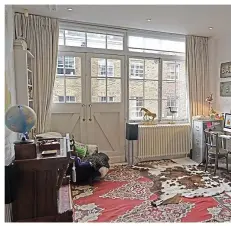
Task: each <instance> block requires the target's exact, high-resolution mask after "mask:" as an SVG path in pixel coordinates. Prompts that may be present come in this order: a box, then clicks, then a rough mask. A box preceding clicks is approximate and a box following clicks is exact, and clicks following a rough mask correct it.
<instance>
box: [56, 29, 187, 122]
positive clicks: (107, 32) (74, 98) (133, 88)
mask: <svg viewBox="0 0 231 226" xmlns="http://www.w3.org/2000/svg"><path fill="white" fill-rule="evenodd" d="M85 27H86V29H85ZM70 28H71V26H70V25H68V26H67V27H62V29H60V32H59V49H60V50H61V51H62V54H66V53H67V52H76V53H79V52H81V53H83V54H84V53H87V54H89V56H91V54H93V55H94V57H93V58H92V57H91V60H90V62H83V65H85V66H86V68H84V69H83V71H84V72H86V73H89V74H87V75H86V76H84V75H82V76H83V77H82V81H83V83H84V84H86V86H89V87H84V88H88V89H89V90H90V92H91V94H90V95H91V96H90V98H91V100H90V101H91V102H92V103H120V102H125V103H126V104H127V103H128V104H127V108H128V109H126V110H127V112H128V119H129V120H131V121H139V120H142V119H143V112H141V111H140V110H141V108H142V107H144V108H147V109H148V110H150V111H151V112H154V113H156V114H157V119H158V120H159V121H169V120H170V119H171V117H172V113H171V112H170V109H174V111H177V113H175V114H174V118H175V119H176V120H178V121H187V120H188V99H187V93H188V92H187V83H186V75H185V40H184V36H182V35H175V34H167V33H161V32H153V33H152V32H145V31H144V32H143V33H141V32H139V31H137V32H136V31H134V30H129V29H128V30H126V29H113V28H102V27H96V26H87V25H83V26H76V27H74V25H73V30H72V28H71V29H70ZM70 47H71V48H70ZM97 54H99V55H97ZM70 55H71V54H70ZM111 56H112V57H111ZM121 56H122V57H121ZM82 59H83V60H85V59H88V57H85V58H84V57H83V58H82ZM122 59H124V61H122ZM80 60H81V59H80V57H73V56H69V55H67V56H59V57H58V64H57V75H56V81H55V87H54V101H55V102H57V103H74V102H76V103H81V99H82V98H81V94H82V91H81V89H82V86H81V62H80ZM87 67H88V68H87ZM85 77H86V79H89V82H88V81H87V82H85ZM126 88H128V90H127V89H126ZM123 92H125V93H124V95H123ZM83 93H84V92H83ZM124 97H127V100H124V99H123V98H124ZM83 99H85V98H83ZM111 106H112V105H111Z"/></svg>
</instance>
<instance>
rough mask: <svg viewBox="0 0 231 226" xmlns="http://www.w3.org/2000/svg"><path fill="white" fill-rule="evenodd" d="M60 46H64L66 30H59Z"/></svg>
mask: <svg viewBox="0 0 231 226" xmlns="http://www.w3.org/2000/svg"><path fill="white" fill-rule="evenodd" d="M59 45H64V30H59Z"/></svg>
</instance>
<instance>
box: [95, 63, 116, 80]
mask: <svg viewBox="0 0 231 226" xmlns="http://www.w3.org/2000/svg"><path fill="white" fill-rule="evenodd" d="M98 64H99V75H98V76H99V77H106V74H107V76H108V77H114V64H113V62H111V61H107V71H106V60H105V59H103V60H101V61H98Z"/></svg>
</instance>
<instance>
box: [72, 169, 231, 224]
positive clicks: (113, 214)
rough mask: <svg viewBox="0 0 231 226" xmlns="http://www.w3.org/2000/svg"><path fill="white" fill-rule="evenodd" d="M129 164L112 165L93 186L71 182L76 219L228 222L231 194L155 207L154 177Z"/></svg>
mask: <svg viewBox="0 0 231 226" xmlns="http://www.w3.org/2000/svg"><path fill="white" fill-rule="evenodd" d="M142 175H143V174H142V173H141V172H140V171H137V170H134V169H131V168H130V167H126V166H116V167H114V168H113V169H111V170H110V171H109V173H108V175H107V176H106V177H105V179H104V180H103V181H100V182H98V183H96V184H95V185H94V186H93V187H92V186H88V185H86V186H72V198H73V220H74V221H75V222H227V221H231V197H230V196H229V195H228V194H226V193H223V194H220V195H218V196H214V197H201V198H182V201H181V202H180V203H179V204H168V205H160V206H158V207H152V206H151V201H152V200H156V199H157V195H156V194H153V193H152V192H151V190H150V188H151V187H152V186H153V182H152V181H151V179H149V178H147V177H145V176H142Z"/></svg>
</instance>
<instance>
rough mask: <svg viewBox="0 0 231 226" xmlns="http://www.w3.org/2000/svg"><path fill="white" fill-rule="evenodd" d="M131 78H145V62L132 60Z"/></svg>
mask: <svg viewBox="0 0 231 226" xmlns="http://www.w3.org/2000/svg"><path fill="white" fill-rule="evenodd" d="M130 76H131V77H134V78H143V77H144V62H143V61H139V60H134V59H133V60H132V61H131V63H130Z"/></svg>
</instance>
